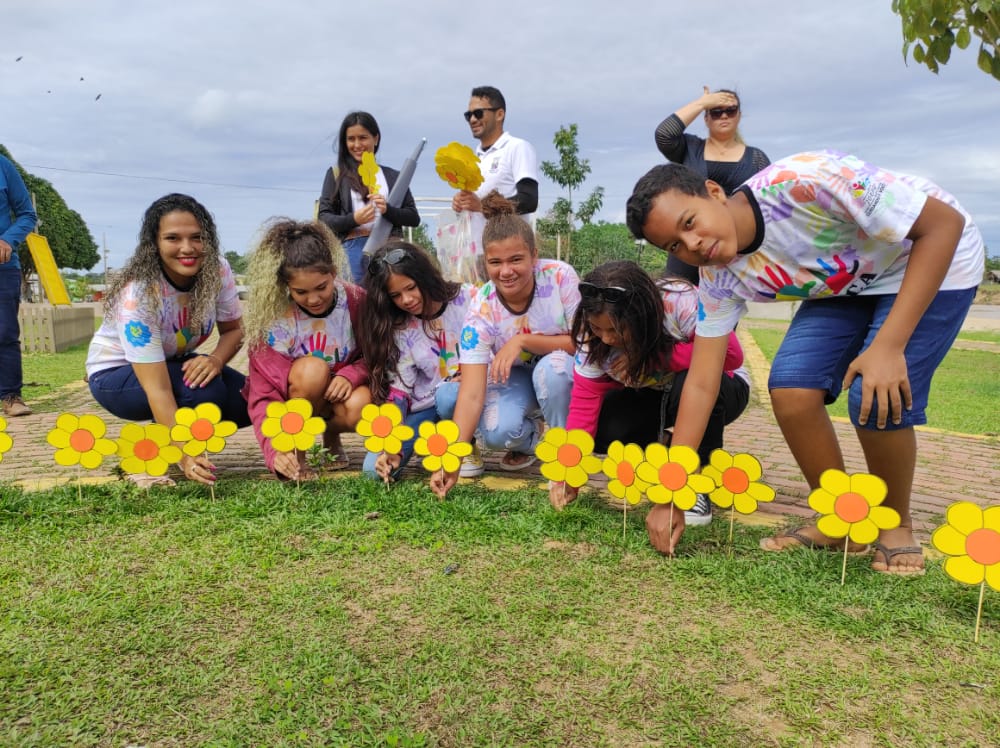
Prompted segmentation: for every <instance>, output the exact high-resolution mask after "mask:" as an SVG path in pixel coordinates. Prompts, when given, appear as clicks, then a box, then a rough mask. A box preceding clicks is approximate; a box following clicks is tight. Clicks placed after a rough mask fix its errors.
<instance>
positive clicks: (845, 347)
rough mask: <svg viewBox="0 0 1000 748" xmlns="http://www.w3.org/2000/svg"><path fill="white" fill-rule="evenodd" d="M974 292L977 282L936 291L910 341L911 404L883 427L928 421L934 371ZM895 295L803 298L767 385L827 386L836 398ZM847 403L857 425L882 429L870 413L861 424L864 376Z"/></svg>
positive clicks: (828, 399)
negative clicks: (897, 421)
mask: <svg viewBox="0 0 1000 748" xmlns="http://www.w3.org/2000/svg"><path fill="white" fill-rule="evenodd" d="M975 296H976V289H975V288H968V289H963V290H959V291H938V293H937V295H936V296H935V297H934V299H933V300H932V301H931V304H930V306H929V307H928V308H927V311H926V312H924V315H923V317H921V318H920V322H919V323H918V324H917V327H916V329H915V330H914V331H913V335H912V336H911V337H910V341H909V343H907V345H906V351H905V356H906V369H907V375H908V377H909V380H910V392H911V395H912V397H913V407H912V409H910V410H904V411H903V417H902V419H901V422H900V423H893V422H892V419H891V418H890V419H888V420H887V422H886V424H885V427H884V429H882V430H892V429H902V428H909V427H911V426H917V425H920V424H924V423H927V414H926V412H925V411H926V409H927V396H928V394H929V393H930V387H931V377H933V376H934V371H935V370H936V369H937V367H938V365H939V364H940V363H941V361H942V360H943V359H944V357H945V355H946V354H947V353H948V351H949V350H950V349H951V344H952V343H953V342H954V340H955V337H956V336H957V335H958V332H959V330H961V329H962V323H963V322H964V321H965V315H966V313H968V311H969V307H970V306H971V305H972V300H973V299H974V298H975ZM895 301H896V295H895V294H888V295H880V296H849V297H842V296H838V297H836V298H832V299H816V300H811V301H804V302H802V306H801V307H800V308H799V310H798V312H796V314H795V318H794V319H793V320H792V324H791V325H790V326H789V328H788V332H787V333H786V334H785V339H784V340H783V341H782V343H781V347H780V348H779V349H778V352H777V354H775V357H774V363H773V364H772V366H771V376H770V378H769V379H768V382H767V386H768V389H771V390H775V389H782V388H801V389H810V390H823V391H825V392H826V402H827V404H829V403H832V402H833V401H834V400H836V399H837V396H838V395H839V394H840V390H841V385H842V384H843V380H844V375H845V374H846V373H847V367H848V366H849V365H850V364H851V362H852V361H853V360H854V359H855V358H857V357H858V355H859V354H861V352H862V351H865V350H867V348H868V346H870V345H871V343H872V341H873V340H874V339H875V335H876V333H878V331H879V330H880V329H881V327H882V324H883V322H885V318H886V317H887V316H888V314H889V310H890V309H891V308H892V305H893V303H894V302H895ZM847 405H848V408H847V410H848V413H849V414H850V417H851V423H853V424H854V425H855V426H856V427H858V428H866V429H871V430H879V429H878V426H877V419H876V418H874V417H869V419H868V423H867V424H864V425H863V426H862V425H860V424H859V423H858V415H859V413H860V411H861V377H855V379H854V382H853V383H852V384H851V388H850V391H849V392H848V400H847ZM877 407H878V405H877V402H873V403H872V413H873V414H874V413H875V412H877Z"/></svg>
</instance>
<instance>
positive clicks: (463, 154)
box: [434, 142, 483, 192]
mask: <svg viewBox="0 0 1000 748" xmlns="http://www.w3.org/2000/svg"><path fill="white" fill-rule="evenodd" d="M434 166H435V167H436V168H437V173H438V176H439V177H441V179H443V180H444V181H446V182H447V183H448V184H449V185H451V186H452V187H454V188H455V189H456V190H469V191H470V192H474V191H475V190H477V189H479V185H481V184H482V183H483V175H482V173H481V172H480V171H479V158H478V157H477V156H476V153H475V151H473V150H472V149H471V148H469V146H467V145H464V144H462V143H455V142H452V143H448V145H445V146H441V147H440V148H438V149H437V152H436V153H435V154H434Z"/></svg>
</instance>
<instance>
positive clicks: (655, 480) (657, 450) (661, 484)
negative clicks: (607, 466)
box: [637, 443, 715, 511]
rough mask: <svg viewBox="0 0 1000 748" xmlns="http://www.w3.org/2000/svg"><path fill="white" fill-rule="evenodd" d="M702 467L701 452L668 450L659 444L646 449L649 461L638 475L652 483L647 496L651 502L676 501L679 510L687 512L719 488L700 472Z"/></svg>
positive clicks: (682, 447)
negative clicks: (699, 453)
mask: <svg viewBox="0 0 1000 748" xmlns="http://www.w3.org/2000/svg"><path fill="white" fill-rule="evenodd" d="M699 467H701V461H700V460H699V459H698V453H697V452H695V451H694V450H693V449H691V447H684V446H678V447H664V446H663V445H662V444H659V443H656V444H650V445H649V446H647V447H646V460H645V462H643V463H641V464H640V465H639V469H638V470H637V473H638V475H639V478H640V479H642V480H644V481H645V482H646V483H648V484H649V488H647V489H646V496H647V497H648V498H649V500H650V501H652V502H654V503H656V504H667V503H670V502H673V503H674V504H676V505H677V508H678V509H683V510H684V511H687V510H688V509H690V508H691V507H693V506H694V503H695V501H697V500H698V494H700V493H704V494H707V493H710V492H711V490H712V489H713V488H715V483H713V482H712V479H711V478H709V477H708V476H705V475H700V474H699V473H697V470H698V468H699Z"/></svg>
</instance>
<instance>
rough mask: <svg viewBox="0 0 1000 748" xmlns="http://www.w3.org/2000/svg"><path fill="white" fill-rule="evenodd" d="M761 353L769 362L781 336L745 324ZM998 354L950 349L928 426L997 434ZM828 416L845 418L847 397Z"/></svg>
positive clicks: (990, 336) (988, 337) (972, 336)
mask: <svg viewBox="0 0 1000 748" xmlns="http://www.w3.org/2000/svg"><path fill="white" fill-rule="evenodd" d="M747 328H748V329H749V330H750V334H751V335H753V339H754V341H756V343H757V346H758V347H759V348H760V349H761V352H762V353H763V354H764V356H765V357H766V358H767V360H768V361H771V360H772V359H773V358H774V354H775V352H776V351H777V350H778V346H779V345H780V344H781V340H782V338H783V337H784V330H783V329H778V328H776V327H775V326H774V325H773V324H772V325H768V326H766V327H765V326H762V325H759V324H758V325H754V324H753V323H752V322H751V323H749V324H748V325H747ZM960 337H961V338H962V339H966V340H977V341H986V342H997V341H995V340H994V339H995V338H996V337H997V336H996V334H995V333H978V332H970V333H963V334H962V335H961V336H960ZM998 403H1000V352H997V351H970V350H959V349H952V350H951V351H950V352H949V353H948V355H947V356H946V357H945V359H944V361H943V362H942V363H941V366H940V367H938V370H937V373H936V374H935V375H934V380H933V383H932V385H931V394H930V399H929V402H928V406H927V420H928V425H930V426H933V427H935V428H940V429H945V430H947V431H958V432H961V433H965V434H984V435H992V436H996V435H1000V431H998V428H1000V420H998V416H997V414H998V412H1000V405H998ZM828 410H829V412H830V414H831V415H834V416H841V417H843V418H847V398H846V397H844V396H841V397H840V398H838V399H837V401H836V402H835V403H833V404H832V405H830V406H829V407H828Z"/></svg>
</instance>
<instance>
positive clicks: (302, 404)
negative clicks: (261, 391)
mask: <svg viewBox="0 0 1000 748" xmlns="http://www.w3.org/2000/svg"><path fill="white" fill-rule="evenodd" d="M312 412H313V409H312V403H310V402H309V401H308V400H306V399H305V398H302V397H293V398H292V399H291V400H287V401H285V402H281V401H280V400H275V401H273V402H270V403H268V404H267V411H266V417H265V418H264V422H263V423H262V424H261V425H260V432H261V433H262V434H263V435H264V436H266V437H267V438H268V439H270V440H271V446H272V447H274V448H275V449H276V450H277V451H278V452H291V451H292V450H293V449H297V450H299V451H302V452H304V451H305V450H307V449H309V447H311V446H312V445H313V444H315V443H316V437H317V436H318V435H319V434H322V433H323V432H324V431H326V421H324V420H323V419H322V418H320V417H319V416H316V417H315V418H314V417H313V414H312Z"/></svg>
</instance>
